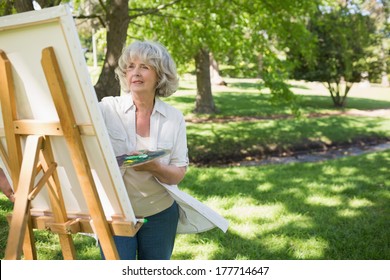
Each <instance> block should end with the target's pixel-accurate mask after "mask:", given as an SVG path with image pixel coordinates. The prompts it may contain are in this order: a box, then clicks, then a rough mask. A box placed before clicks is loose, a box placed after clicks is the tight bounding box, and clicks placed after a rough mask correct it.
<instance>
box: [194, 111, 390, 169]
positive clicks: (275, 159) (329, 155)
mask: <svg viewBox="0 0 390 280" xmlns="http://www.w3.org/2000/svg"><path fill="white" fill-rule="evenodd" d="M338 115H348V116H364V117H390V109H377V110H357V109H349V110H344V111H335V112H328V113H318V114H317V113H313V114H310V115H307V117H317V118H320V117H327V116H338ZM278 118H279V119H280V118H292V116H291V115H276V116H275V115H273V116H269V117H227V118H203V119H202V118H197V119H191V120H188V121H189V122H194V123H200V122H219V123H222V122H231V121H256V120H265V119H278ZM388 149H390V141H385V142H381V143H376V144H363V145H362V144H359V145H356V144H355V145H350V146H348V147H332V148H329V149H326V150H323V151H319V152H313V151H307V152H300V153H297V154H294V155H291V156H266V157H263V158H260V159H255V158H252V159H250V160H242V161H237V162H234V163H229V164H223V165H222V166H258V165H267V164H286V163H294V162H317V161H324V160H331V159H336V158H341V157H346V156H355V155H361V154H365V153H370V152H378V151H384V150H388Z"/></svg>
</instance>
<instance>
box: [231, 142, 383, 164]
mask: <svg viewBox="0 0 390 280" xmlns="http://www.w3.org/2000/svg"><path fill="white" fill-rule="evenodd" d="M388 149H390V141H387V142H384V143H381V144H376V145H364V146H360V145H359V146H350V147H346V148H333V149H329V150H326V151H321V152H308V153H300V154H296V155H293V156H283V157H282V156H267V157H265V158H262V159H259V160H243V161H238V162H235V163H232V164H228V165H226V166H259V165H268V164H287V163H294V162H301V163H302V162H318V161H325V160H332V159H337V158H342V157H346V156H357V155H362V154H366V153H372V152H380V151H385V150H388Z"/></svg>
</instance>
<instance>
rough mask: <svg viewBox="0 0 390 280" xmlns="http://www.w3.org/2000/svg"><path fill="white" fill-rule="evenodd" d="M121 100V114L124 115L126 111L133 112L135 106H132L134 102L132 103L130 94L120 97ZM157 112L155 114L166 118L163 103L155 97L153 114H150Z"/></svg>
mask: <svg viewBox="0 0 390 280" xmlns="http://www.w3.org/2000/svg"><path fill="white" fill-rule="evenodd" d="M122 98H123V101H124V102H123V103H122V104H123V108H122V109H123V112H124V113H126V112H127V111H128V110H133V109H135V105H134V101H133V96H132V95H131V93H129V94H125V95H123V96H122ZM155 112H157V113H160V114H161V115H163V116H166V115H167V110H166V108H165V106H164V102H163V101H161V99H160V98H158V97H157V96H156V97H155V98H154V108H153V112H152V115H153V114H154V113H155Z"/></svg>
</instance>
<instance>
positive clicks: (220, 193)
mask: <svg viewBox="0 0 390 280" xmlns="http://www.w3.org/2000/svg"><path fill="white" fill-rule="evenodd" d="M227 82H228V83H229V87H227V88H226V87H216V88H215V89H214V98H215V102H216V104H217V106H218V107H219V109H220V112H219V113H218V114H216V115H214V116H212V117H214V118H221V117H222V118H224V117H231V116H234V117H237V116H245V117H247V116H251V117H268V119H264V120H257V121H229V122H222V123H220V122H210V123H189V124H188V140H189V141H188V142H189V149H190V154H191V155H192V157H196V156H197V157H200V156H201V155H202V154H208V155H212V156H214V157H218V156H220V155H221V154H222V155H224V156H225V157H229V156H234V155H235V154H236V153H237V154H239V155H240V156H242V155H248V154H250V153H261V152H264V151H265V150H267V149H268V151H272V149H274V150H275V149H277V148H278V147H279V148H280V147H284V148H285V149H286V150H288V149H289V148H291V146H292V145H301V146H302V147H303V148H305V145H307V143H308V142H309V143H313V142H321V143H328V144H329V143H330V144H331V143H349V142H353V141H355V140H356V139H359V137H360V138H361V137H379V138H381V137H383V138H387V137H389V136H390V135H389V131H390V118H389V116H383V117H360V116H359V117H357V116H344V115H338V116H327V117H321V118H310V117H306V115H307V114H310V113H329V112H334V111H335V110H336V109H334V108H333V107H332V106H331V100H330V97H329V96H328V95H327V93H326V91H325V89H324V88H322V87H321V86H320V85H318V84H315V83H303V82H292V84H291V85H292V87H291V88H292V90H294V91H295V92H296V93H297V94H298V95H299V100H300V104H301V110H302V115H303V117H302V118H292V117H291V118H282V119H280V118H269V117H272V116H280V115H283V114H290V111H289V108H288V107H286V106H283V105H282V104H278V105H271V104H270V103H269V94H267V93H265V94H260V93H259V92H258V90H257V84H256V81H255V80H247V79H241V80H238V79H229V80H227ZM194 87H195V83H194V80H193V78H192V77H189V78H188V79H185V80H183V81H182V82H181V88H180V90H179V92H178V93H177V94H175V95H173V96H172V97H170V98H169V99H167V101H168V102H169V103H172V104H173V105H174V106H176V107H178V108H180V109H181V110H182V111H183V112H184V114H185V115H186V117H187V118H188V119H194V118H199V117H202V116H195V115H193V114H192V110H193V106H194V100H195V88H194ZM348 101H349V102H348V108H347V109H355V110H373V109H387V108H390V93H389V92H388V89H385V88H381V87H371V88H369V89H367V88H359V87H357V88H353V89H352V91H351V93H350V97H349V99H348ZM389 164H390V150H388V151H385V152H376V153H371V154H365V155H361V156H354V157H345V158H342V159H337V160H331V161H324V162H317V163H293V164H286V165H269V166H258V167H225V168H222V167H199V166H194V165H191V166H190V168H189V171H188V173H187V175H186V178H185V179H184V181H183V182H182V183H181V188H182V189H184V190H185V191H187V192H188V193H190V194H192V195H193V196H195V197H196V198H198V199H199V200H201V201H203V202H204V203H206V204H207V205H209V206H210V207H212V208H214V209H215V210H217V211H218V212H219V213H220V214H222V215H223V216H224V217H226V218H227V219H228V220H229V222H230V227H229V230H228V232H227V233H226V234H224V233H222V232H221V231H220V230H218V229H213V230H211V231H208V232H205V233H200V234H191V235H178V237H177V243H176V246H175V250H174V253H173V259H221V260H223V259H228V260H231V259H248V260H254V259H288V260H290V259H298V260H300V259H306V260H308V259H315V260H318V259H331V260H336V259H349V260H356V259H364V260H369V259H374V260H378V259H386V260H388V259H390V248H389V245H390V231H389V228H390V220H389V218H388V217H389V216H390V203H389V202H390V178H389V177H390V175H389V172H388V168H387V167H388V166H389ZM11 211H12V204H11V203H10V202H8V201H7V200H6V198H5V196H4V195H3V194H0V258H3V257H4V250H5V244H6V238H7V235H8V224H7V222H6V219H5V215H6V214H7V213H10V212H11ZM35 238H36V240H37V242H36V245H37V249H38V258H39V259H61V258H62V256H61V250H60V247H59V245H58V238H57V236H56V235H53V234H50V233H48V232H45V231H35ZM74 241H75V245H76V248H77V252H78V258H79V259H100V253H99V250H98V248H97V247H96V241H95V239H94V238H92V237H90V236H85V235H74Z"/></svg>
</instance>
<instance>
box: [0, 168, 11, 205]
mask: <svg viewBox="0 0 390 280" xmlns="http://www.w3.org/2000/svg"><path fill="white" fill-rule="evenodd" d="M0 189H1V191H2V192H3V193H4V194H5V196H6V197H8V199H9V200H10V201H12V202H15V196H14V191H13V190H12V188H11V185H10V183H9V182H8V180H7V177H6V176H5V174H4V171H3V169H1V168H0Z"/></svg>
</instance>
